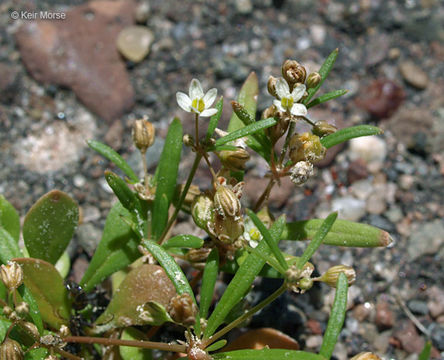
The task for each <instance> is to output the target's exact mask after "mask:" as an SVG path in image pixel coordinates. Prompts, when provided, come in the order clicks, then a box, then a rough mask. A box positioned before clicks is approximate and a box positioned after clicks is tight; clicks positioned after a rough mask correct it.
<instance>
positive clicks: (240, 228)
mask: <svg viewBox="0 0 444 360" xmlns="http://www.w3.org/2000/svg"><path fill="white" fill-rule="evenodd" d="M209 231H210V233H211V234H212V235H213V236H215V237H217V238H218V239H219V240H220V241H222V242H223V243H225V244H233V243H234V242H236V240H238V239H239V237H240V236H241V235H243V233H244V221H243V219H242V216H234V217H233V216H222V215H220V214H219V213H217V212H216V214H215V220H214V223H213V224H211V226H209Z"/></svg>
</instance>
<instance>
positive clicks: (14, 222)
mask: <svg viewBox="0 0 444 360" xmlns="http://www.w3.org/2000/svg"><path fill="white" fill-rule="evenodd" d="M0 228H3V229H5V230H6V231H7V232H8V233H9V234H10V235H11V236H12V238H13V239H14V240H15V241H17V242H18V241H19V237H20V217H19V214H18V213H17V210H15V208H14V206H12V205H11V204H10V203H9V201H8V200H6V199H5V197H4V196H3V195H0Z"/></svg>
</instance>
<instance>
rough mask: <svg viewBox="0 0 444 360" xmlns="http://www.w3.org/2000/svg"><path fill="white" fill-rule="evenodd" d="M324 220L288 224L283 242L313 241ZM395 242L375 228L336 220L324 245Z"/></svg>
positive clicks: (361, 244) (387, 243)
mask: <svg viewBox="0 0 444 360" xmlns="http://www.w3.org/2000/svg"><path fill="white" fill-rule="evenodd" d="M322 222H323V220H321V219H312V220H305V221H296V222H293V223H288V224H287V227H286V229H285V230H284V232H283V234H282V240H307V239H313V237H314V236H315V234H316V232H317V231H318V230H319V228H320V227H321V224H322ZM392 242H393V239H392V238H391V236H390V234H389V233H387V232H386V231H384V230H381V229H378V228H376V227H374V226H370V225H366V224H359V223H356V222H352V221H347V220H339V219H338V220H336V221H335V223H334V224H333V226H332V228H331V230H330V231H329V232H328V234H327V235H326V236H325V239H324V242H323V243H324V244H326V245H334V246H350V247H378V246H388V245H390V244H391V243H392Z"/></svg>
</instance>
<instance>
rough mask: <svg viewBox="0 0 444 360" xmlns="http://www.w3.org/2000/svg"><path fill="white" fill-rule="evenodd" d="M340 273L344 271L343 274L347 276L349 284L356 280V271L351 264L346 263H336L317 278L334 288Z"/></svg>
mask: <svg viewBox="0 0 444 360" xmlns="http://www.w3.org/2000/svg"><path fill="white" fill-rule="evenodd" d="M340 273H344V275H345V276H346V277H347V282H348V285H349V286H350V285H353V283H354V282H355V280H356V272H355V270H354V269H353V268H352V267H351V266H346V265H336V266H333V267H331V268H330V269H328V270H327V272H326V273H325V274H323V275H322V276H321V277H320V278H318V280H319V281H322V282H324V283H326V284H327V285H328V286H330V287H332V288H336V283H337V282H338V278H339V274H340Z"/></svg>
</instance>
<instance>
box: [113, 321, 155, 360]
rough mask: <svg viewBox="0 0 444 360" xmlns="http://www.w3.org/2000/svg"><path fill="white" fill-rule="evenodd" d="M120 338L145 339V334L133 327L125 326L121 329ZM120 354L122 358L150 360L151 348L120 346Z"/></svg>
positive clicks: (124, 359) (127, 359)
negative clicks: (125, 327)
mask: <svg viewBox="0 0 444 360" xmlns="http://www.w3.org/2000/svg"><path fill="white" fill-rule="evenodd" d="M120 338H121V339H122V340H145V334H144V333H143V332H142V331H140V330H137V329H135V328H127V329H125V330H123V332H122V336H121V337H120ZM119 351H120V356H121V357H122V359H123V360H151V359H152V358H153V356H152V350H151V349H141V348H137V347H133V346H120V347H119Z"/></svg>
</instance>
